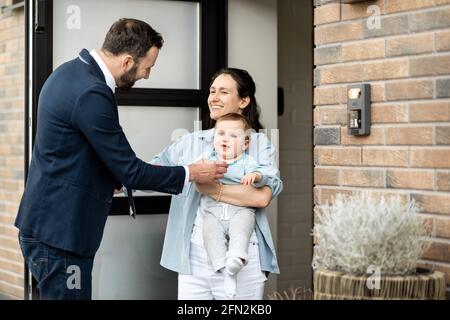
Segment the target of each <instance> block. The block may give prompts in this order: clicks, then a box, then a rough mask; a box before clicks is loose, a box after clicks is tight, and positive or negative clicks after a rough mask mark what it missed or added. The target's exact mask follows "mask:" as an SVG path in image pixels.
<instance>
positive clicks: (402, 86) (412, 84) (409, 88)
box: [386, 80, 434, 100]
mask: <svg viewBox="0 0 450 320" xmlns="http://www.w3.org/2000/svg"><path fill="white" fill-rule="evenodd" d="M433 86H434V85H433V81H429V80H406V81H398V82H390V83H387V84H386V99H387V100H413V99H426V98H433V93H434V89H433Z"/></svg>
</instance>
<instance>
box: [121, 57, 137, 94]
mask: <svg viewBox="0 0 450 320" xmlns="http://www.w3.org/2000/svg"><path fill="white" fill-rule="evenodd" d="M137 68H138V66H137V63H135V64H134V66H133V67H132V68H131V69H130V70H128V71H127V72H125V73H124V74H123V75H122V76H121V77H120V78H119V81H118V82H117V88H119V89H120V90H124V91H128V90H130V89H131V88H132V87H133V86H134V84H135V83H136V73H137Z"/></svg>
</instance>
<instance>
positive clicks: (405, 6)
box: [386, 0, 433, 13]
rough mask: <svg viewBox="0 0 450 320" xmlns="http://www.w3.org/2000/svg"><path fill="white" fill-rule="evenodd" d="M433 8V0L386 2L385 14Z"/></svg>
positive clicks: (395, 0)
mask: <svg viewBox="0 0 450 320" xmlns="http://www.w3.org/2000/svg"><path fill="white" fill-rule="evenodd" d="M432 6H433V0H406V1H405V0H386V13H395V12H401V11H412V10H417V9H420V8H428V7H432Z"/></svg>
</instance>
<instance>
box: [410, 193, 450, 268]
mask: <svg viewBox="0 0 450 320" xmlns="http://www.w3.org/2000/svg"><path fill="white" fill-rule="evenodd" d="M411 196H412V197H413V198H414V200H416V201H417V202H418V204H419V205H420V206H421V209H422V210H421V211H422V212H427V213H440V214H450V194H437V195H436V194H419V193H413V194H412V195H411ZM449 261H450V260H449Z"/></svg>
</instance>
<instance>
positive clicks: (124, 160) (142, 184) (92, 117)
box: [72, 85, 226, 194]
mask: <svg viewBox="0 0 450 320" xmlns="http://www.w3.org/2000/svg"><path fill="white" fill-rule="evenodd" d="M72 124H73V126H74V127H75V128H77V129H79V130H80V131H81V132H82V133H83V135H84V136H85V137H86V139H87V140H88V141H89V143H90V145H91V146H92V148H93V149H94V150H95V152H96V154H97V155H98V156H99V158H100V159H101V160H102V161H103V163H104V164H105V165H106V166H107V167H108V169H109V170H110V171H111V173H112V174H113V175H114V176H115V178H116V179H117V180H118V181H120V182H121V183H123V184H124V185H126V186H127V187H128V188H130V189H144V190H155V191H161V192H166V193H172V194H178V193H180V192H181V190H182V188H183V185H184V180H185V169H184V168H183V167H181V166H173V167H164V166H153V165H150V164H147V163H145V162H143V161H142V160H140V159H138V158H137V157H136V154H135V153H134V151H133V150H132V148H131V146H130V144H129V143H128V140H127V138H126V137H125V134H124V133H123V130H122V127H121V126H120V124H119V119H118V117H117V111H116V109H115V102H114V101H113V97H112V96H110V95H109V93H108V92H105V90H104V88H103V86H100V85H94V86H91V87H90V88H88V89H87V90H86V91H85V92H84V93H83V94H82V95H81V96H80V97H79V99H78V101H77V106H76V108H75V109H74V111H73V113H72ZM225 171H226V169H224V168H223V165H220V164H217V165H216V164H201V165H200V164H199V165H197V166H194V167H193V168H192V172H191V173H190V178H189V179H190V180H193V181H199V182H213V181H215V180H217V179H219V178H220V177H222V176H223V172H225Z"/></svg>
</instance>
